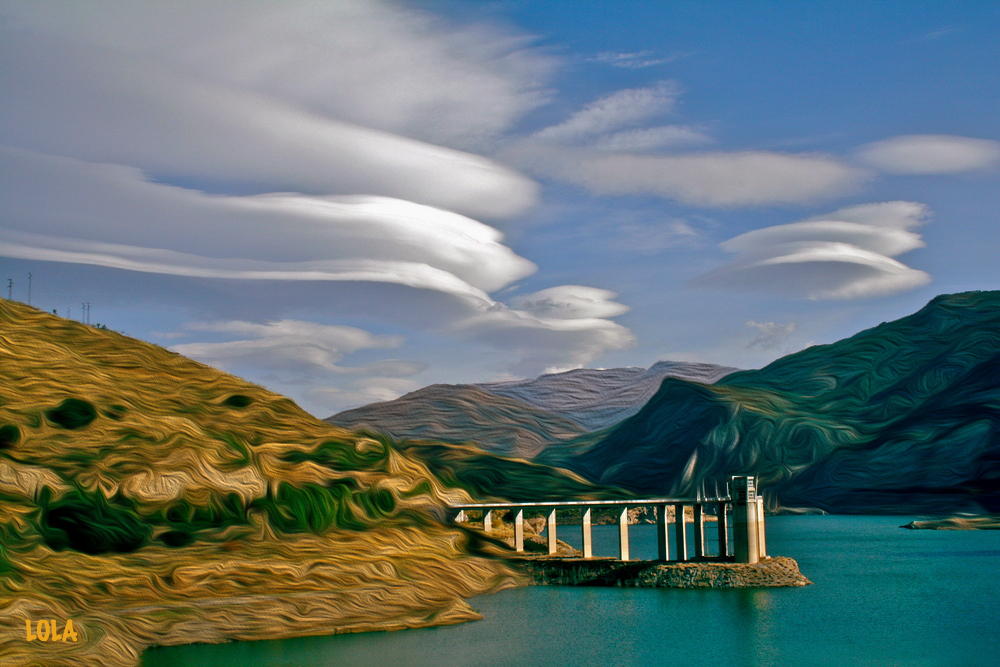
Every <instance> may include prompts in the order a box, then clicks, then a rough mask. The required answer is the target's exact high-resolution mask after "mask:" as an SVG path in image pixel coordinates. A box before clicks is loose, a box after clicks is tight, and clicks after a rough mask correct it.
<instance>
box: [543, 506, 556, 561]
mask: <svg viewBox="0 0 1000 667" xmlns="http://www.w3.org/2000/svg"><path fill="white" fill-rule="evenodd" d="M545 528H546V531H545V532H546V533H548V536H549V555H552V554H554V553H555V552H557V551H558V550H559V543H558V542H557V541H556V508H555V507H553V508H552V509H550V510H549V515H548V518H547V519H546V520H545Z"/></svg>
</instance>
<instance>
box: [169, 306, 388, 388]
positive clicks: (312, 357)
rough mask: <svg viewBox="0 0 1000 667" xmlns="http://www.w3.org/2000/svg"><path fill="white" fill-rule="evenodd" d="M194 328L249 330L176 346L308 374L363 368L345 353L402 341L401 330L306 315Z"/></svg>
mask: <svg viewBox="0 0 1000 667" xmlns="http://www.w3.org/2000/svg"><path fill="white" fill-rule="evenodd" d="M187 328H188V329H190V330H193V331H207V332H215V333H229V334H236V335H241V336H249V338H246V339H243V340H234V341H227V342H222V343H183V344H181V345H175V346H173V347H172V348H171V349H173V350H174V351H175V352H178V353H180V354H183V355H185V356H188V357H191V358H192V359H197V360H199V361H203V362H205V363H208V364H213V365H219V366H230V365H238V366H242V367H246V366H250V367H254V368H257V369H270V370H276V371H281V372H290V373H297V374H303V375H315V374H317V373H319V374H326V373H343V372H352V371H354V372H357V371H358V370H359V369H345V368H343V367H340V366H338V365H337V362H339V361H340V360H341V359H343V358H344V356H345V355H347V354H351V353H353V352H357V351H358V350H365V349H387V348H394V347H399V346H400V345H401V344H402V342H403V339H402V338H401V337H399V336H375V335H373V334H371V333H369V332H367V331H364V330H362V329H357V328H354V327H345V326H331V325H322V324H316V323H313V322H304V321H300V320H281V321H278V322H269V323H267V324H256V323H252V322H240V321H235V322H217V323H203V324H193V325H189V326H188V327H187Z"/></svg>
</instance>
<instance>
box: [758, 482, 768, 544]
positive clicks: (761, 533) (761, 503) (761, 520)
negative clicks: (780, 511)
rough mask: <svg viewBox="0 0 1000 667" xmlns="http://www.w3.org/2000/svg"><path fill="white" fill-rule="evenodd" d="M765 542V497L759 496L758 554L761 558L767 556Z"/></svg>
mask: <svg viewBox="0 0 1000 667" xmlns="http://www.w3.org/2000/svg"><path fill="white" fill-rule="evenodd" d="M765 547H766V545H765V540H764V496H757V553H758V554H759V555H760V557H761V558H764V557H765V556H767V549H766V548H765Z"/></svg>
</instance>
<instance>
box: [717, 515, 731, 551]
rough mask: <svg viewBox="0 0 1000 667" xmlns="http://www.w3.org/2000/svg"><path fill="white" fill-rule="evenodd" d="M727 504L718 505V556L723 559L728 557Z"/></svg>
mask: <svg viewBox="0 0 1000 667" xmlns="http://www.w3.org/2000/svg"><path fill="white" fill-rule="evenodd" d="M728 509H729V507H728V504H727V503H724V502H723V503H719V509H718V510H717V511H718V512H719V524H718V529H719V556H721V557H722V558H725V557H726V556H728V555H729V514H728Z"/></svg>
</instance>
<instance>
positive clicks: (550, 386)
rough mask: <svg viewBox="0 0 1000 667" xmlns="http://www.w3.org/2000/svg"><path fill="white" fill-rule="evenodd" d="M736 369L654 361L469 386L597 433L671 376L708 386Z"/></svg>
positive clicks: (635, 407) (632, 411)
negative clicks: (630, 365)
mask: <svg viewBox="0 0 1000 667" xmlns="http://www.w3.org/2000/svg"><path fill="white" fill-rule="evenodd" d="M737 370H739V369H738V368H732V367H729V366H717V365H715V364H700V363H689V362H683V361H658V362H656V363H655V364H653V365H652V366H650V367H649V368H637V367H634V366H632V367H628V368H609V369H593V368H578V369H576V370H571V371H566V372H564V373H551V374H546V375H542V376H539V377H537V378H535V379H533V380H513V381H509V382H483V383H479V384H476V385H474V386H476V387H479V388H480V389H483V390H485V391H488V392H490V393H491V394H494V395H496V396H506V397H508V398H513V399H516V400H519V401H522V402H524V403H527V404H529V405H533V406H535V407H537V408H541V409H542V410H546V411H547V412H551V413H552V414H556V415H559V416H562V417H566V418H568V419H572V420H573V421H575V422H576V423H578V424H580V425H581V426H583V427H584V428H585V429H586V430H587V431H597V430H599V429H602V428H606V427H608V426H612V425H614V424H617V423H618V422H620V421H622V420H624V419H627V418H628V417H631V416H632V415H634V414H635V413H637V412H638V411H639V410H640V409H641V408H642V406H643V405H645V404H646V403H647V402H648V401H649V399H650V398H652V397H653V395H654V394H655V393H656V391H657V390H658V389H659V388H660V383H661V382H663V379H664V378H667V377H674V378H681V379H684V380H690V381H692V382H700V383H703V384H712V383H713V382H717V381H718V380H720V379H721V378H723V377H725V376H726V375H729V374H730V373H733V372H735V371H737Z"/></svg>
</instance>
